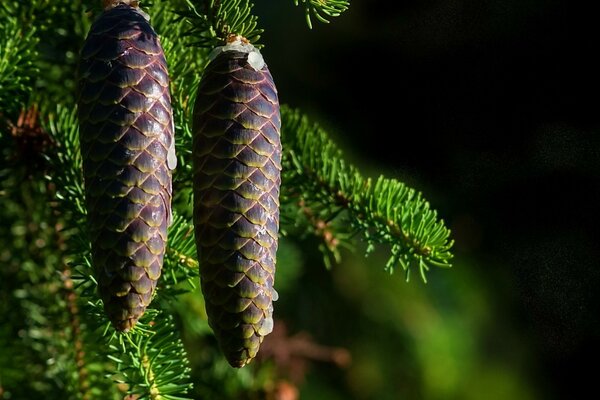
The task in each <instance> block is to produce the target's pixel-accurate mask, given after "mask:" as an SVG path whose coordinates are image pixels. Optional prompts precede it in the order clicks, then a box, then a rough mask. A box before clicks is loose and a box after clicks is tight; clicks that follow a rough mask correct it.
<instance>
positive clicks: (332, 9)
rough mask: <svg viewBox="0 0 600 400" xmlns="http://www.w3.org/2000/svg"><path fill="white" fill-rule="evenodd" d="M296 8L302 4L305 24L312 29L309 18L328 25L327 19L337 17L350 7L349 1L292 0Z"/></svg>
mask: <svg viewBox="0 0 600 400" xmlns="http://www.w3.org/2000/svg"><path fill="white" fill-rule="evenodd" d="M294 3H295V4H296V6H298V5H300V3H302V4H303V5H304V11H305V15H306V23H307V24H308V27H309V28H310V29H312V20H311V16H314V17H315V18H316V19H317V20H319V21H321V22H324V23H326V24H328V23H329V20H328V19H327V17H338V16H339V15H340V14H341V13H343V12H344V11H346V10H347V9H348V7H349V6H350V1H349V0H294Z"/></svg>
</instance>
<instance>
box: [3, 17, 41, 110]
mask: <svg viewBox="0 0 600 400" xmlns="http://www.w3.org/2000/svg"><path fill="white" fill-rule="evenodd" d="M21 26H22V25H21V24H20V23H19V19H18V18H16V17H14V16H11V15H10V14H8V13H6V14H4V15H3V13H0V110H2V111H1V112H2V113H5V114H7V113H9V112H11V111H17V110H18V109H19V108H20V107H21V106H22V105H24V104H25V103H26V102H27V95H28V94H29V93H31V91H32V84H33V82H34V81H35V79H34V78H35V75H36V73H37V71H38V69H37V67H36V65H35V62H34V61H35V59H36V57H37V50H36V47H37V44H38V40H37V38H36V36H35V33H36V28H35V27H29V29H27V30H26V31H24V30H23V29H22V28H21Z"/></svg>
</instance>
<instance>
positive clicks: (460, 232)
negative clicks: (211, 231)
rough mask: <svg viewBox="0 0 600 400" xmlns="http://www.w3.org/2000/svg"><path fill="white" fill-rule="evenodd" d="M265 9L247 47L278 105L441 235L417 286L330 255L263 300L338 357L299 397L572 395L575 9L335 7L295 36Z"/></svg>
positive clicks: (584, 101) (586, 328) (274, 10)
mask: <svg viewBox="0 0 600 400" xmlns="http://www.w3.org/2000/svg"><path fill="white" fill-rule="evenodd" d="M266 3H267V2H258V4H257V7H256V8H257V13H258V14H259V15H260V16H261V21H262V24H263V26H264V28H265V30H266V33H265V35H264V37H263V42H264V43H267V44H268V46H267V47H266V48H265V50H264V51H263V53H264V54H265V56H266V59H267V60H268V62H269V66H270V69H271V71H272V73H273V75H274V77H275V79H276V81H277V84H278V88H279V92H280V96H281V101H282V103H288V104H291V105H292V106H298V107H301V108H303V109H304V110H307V111H309V112H310V113H311V114H312V115H313V116H315V117H318V119H319V120H320V121H322V122H323V124H324V125H326V126H327V127H328V129H329V130H330V131H332V133H334V134H335V135H336V140H337V141H338V142H339V143H340V144H341V145H342V147H344V148H345V151H346V154H347V155H349V156H350V157H352V158H353V160H354V161H355V162H356V163H357V164H359V165H360V166H361V168H363V169H364V170H365V171H370V173H371V174H372V175H376V174H378V173H380V172H382V171H383V172H384V173H385V174H386V175H387V176H394V177H397V178H399V179H401V180H403V181H404V182H406V183H407V184H409V185H411V186H413V187H416V188H418V189H419V190H421V191H423V192H424V194H425V196H426V197H427V198H428V199H429V200H430V201H431V202H432V206H433V207H434V208H436V209H438V211H439V212H440V213H441V215H442V216H443V218H444V219H445V220H446V221H447V222H448V223H449V225H450V226H451V228H452V229H453V235H454V238H455V240H456V245H455V250H456V258H455V268H454V269H453V270H450V271H441V270H435V271H433V273H431V274H430V279H429V280H430V283H429V284H428V285H422V284H421V283H420V282H418V280H417V279H416V278H414V279H413V280H412V281H411V283H409V284H405V283H403V282H402V277H401V274H397V275H394V276H393V277H392V279H389V277H387V276H386V274H385V273H384V272H383V271H382V269H383V268H382V267H383V260H382V259H377V258H373V259H368V264H369V268H364V266H361V265H360V264H361V263H362V260H361V259H360V258H359V257H352V256H349V255H348V254H346V257H345V261H344V263H343V264H342V265H340V266H337V267H334V269H333V271H332V272H331V273H329V272H326V271H323V269H322V268H321V267H320V264H319V263H320V261H319V260H318V259H314V260H311V259H309V258H307V259H305V260H304V261H305V264H306V267H305V268H304V269H303V272H302V275H301V278H300V279H302V281H303V282H304V284H303V285H297V286H296V288H304V289H303V290H302V291H298V290H296V291H295V292H294V295H293V296H291V295H289V294H288V295H287V296H282V300H281V301H280V304H279V306H280V307H281V308H282V309H283V310H282V311H280V312H281V314H280V315H282V314H283V315H284V316H285V317H286V318H290V317H291V316H292V315H295V318H294V323H293V324H294V327H295V328H296V329H304V330H308V331H311V332H312V333H313V334H314V335H315V336H317V337H318V338H320V339H321V342H323V341H325V342H326V343H328V344H331V345H340V346H344V347H347V348H348V349H349V350H350V352H351V353H352V356H353V363H352V364H351V366H350V367H349V368H348V369H347V370H343V371H339V370H336V369H335V368H330V367H326V366H321V367H317V370H313V371H312V373H311V374H309V375H308V382H307V383H306V384H305V386H304V389H303V394H306V398H311V399H312V398H327V399H329V398H338V397H337V396H339V398H347V397H344V396H349V397H354V398H365V399H366V398H378V399H397V398H427V399H451V398H457V399H458V398H482V397H481V396H483V395H486V396H487V397H486V398H498V399H505V398H523V399H530V398H546V399H548V398H567V397H568V396H569V395H570V394H571V393H572V390H573V387H574V386H577V387H580V388H582V389H585V388H587V389H590V390H591V388H592V385H593V379H592V370H591V369H589V368H587V367H586V366H585V365H586V362H593V360H595V359H596V357H597V356H598V350H597V346H595V345H594V342H595V339H597V338H598V337H599V334H600V332H599V330H600V329H599V324H598V319H597V315H598V311H599V302H598V296H597V295H596V293H595V292H596V287H597V285H598V283H599V281H600V270H599V269H598V256H599V255H600V254H599V253H600V250H599V249H598V246H597V245H596V242H597V241H596V240H595V239H594V237H597V234H598V232H597V230H598V229H597V225H596V224H595V222H594V221H593V219H594V218H593V217H594V215H595V210H594V208H595V207H596V205H597V204H598V200H599V194H600V190H599V185H598V181H599V179H600V175H599V172H600V171H599V169H600V168H599V167H600V163H599V162H598V156H599V151H600V150H599V149H600V147H599V146H600V139H599V137H598V135H597V128H598V120H597V115H598V114H597V111H596V107H597V101H595V100H593V99H594V97H595V95H594V94H595V93H598V89H600V87H599V86H600V85H599V83H600V82H599V78H598V74H597V73H596V72H595V71H598V67H599V66H600V65H598V64H599V63H598V61H595V60H594V59H593V58H592V54H593V48H594V47H593V45H594V43H595V40H596V39H595V37H596V35H594V34H593V33H594V32H593V28H592V27H593V26H594V24H593V21H592V16H591V15H586V13H585V12H584V11H583V10H581V9H577V8H576V7H575V5H574V4H570V3H569V2H567V1H566V0H544V1H542V0H518V1H517V0H477V1H474V0H426V1H424V0H420V1H413V0H406V1H382V0H368V1H367V0H354V1H353V2H352V4H351V8H350V10H349V11H348V12H347V13H346V14H344V15H343V16H342V17H340V18H337V19H335V20H334V21H333V22H332V23H331V24H329V25H324V24H316V23H315V24H314V25H315V29H313V31H308V30H307V29H306V27H305V26H304V20H303V16H302V11H301V10H300V9H296V8H294V7H293V5H292V4H291V2H285V1H281V2H268V4H266ZM288 3H290V4H288ZM281 15H289V16H290V18H280V16H281ZM293 15H296V18H292V17H291V16H293ZM391 140H395V141H396V143H398V145H395V144H392V143H391V142H390V141H391ZM355 259H356V260H355ZM282 261H283V260H282ZM355 264H356V265H355ZM278 265H279V271H283V270H285V268H286V266H285V265H284V264H283V263H281V262H280V263H279V264H278ZM281 274H282V275H283V274H285V272H281ZM282 279H285V278H282ZM276 286H277V285H276ZM332 293H333V294H332ZM290 297H291V298H293V300H286V298H288V299H289V298H290ZM340 387H344V388H345V389H343V390H341V392H340V390H339V388H340ZM328 391H330V392H331V393H329V392H328ZM344 391H346V393H345V394H344V393H342V392H344ZM333 392H338V393H339V394H333ZM490 396H491V397H490Z"/></svg>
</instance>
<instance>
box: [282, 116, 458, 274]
mask: <svg viewBox="0 0 600 400" xmlns="http://www.w3.org/2000/svg"><path fill="white" fill-rule="evenodd" d="M282 138H283V145H284V148H285V149H286V151H285V153H284V164H283V165H284V173H283V179H284V183H283V188H284V190H283V198H284V203H287V205H286V207H285V208H284V211H285V212H287V213H288V218H287V221H294V222H293V223H294V224H296V225H297V224H298V221H299V220H298V214H300V215H304V216H306V215H307V214H308V215H310V216H311V217H310V218H314V216H318V219H319V220H321V221H325V222H327V223H331V224H332V226H333V227H336V226H337V227H338V228H337V229H338V232H339V234H340V235H341V236H342V237H344V238H349V237H351V236H353V235H355V234H357V233H362V236H363V238H364V240H365V241H366V243H367V254H369V253H371V252H372V251H373V250H374V248H375V245H377V244H387V245H389V246H390V247H391V250H390V251H391V255H390V257H389V259H388V262H387V264H386V269H387V270H389V271H390V272H392V271H393V270H394V268H395V266H396V265H398V264H399V265H400V266H401V267H402V268H403V270H404V271H405V272H406V274H407V279H408V276H409V273H410V270H411V267H413V266H414V267H416V268H417V269H418V270H419V272H420V274H421V276H422V278H423V280H426V277H425V272H426V271H427V270H428V269H429V267H430V266H431V265H433V266H438V267H450V263H449V261H450V259H451V257H452V255H451V253H450V248H451V247H452V241H451V240H450V239H449V235H450V231H449V230H448V229H447V228H446V227H445V226H444V222H443V221H442V220H439V219H438V218H437V213H436V211H434V210H432V209H431V208H430V206H429V203H428V202H427V201H426V200H425V199H423V197H422V195H421V193H418V192H416V191H415V190H414V189H410V188H408V187H406V186H405V185H404V184H403V183H401V182H398V181H396V180H394V179H388V178H385V177H383V176H381V177H379V178H378V179H376V180H373V179H371V178H368V179H365V178H363V177H362V175H361V174H360V173H359V172H358V170H357V169H356V168H355V167H354V166H352V165H349V164H347V163H346V162H345V161H344V160H343V159H342V153H341V151H340V150H339V149H338V148H337V146H335V144H334V143H333V142H332V141H331V140H330V139H329V138H328V136H327V134H326V133H325V132H324V131H323V130H322V129H321V128H320V127H319V126H318V125H316V124H313V123H310V122H309V120H308V119H307V118H306V117H304V116H302V115H301V114H300V113H299V112H297V111H295V110H291V109H289V108H286V107H284V108H283V109H282ZM298 205H300V206H301V207H300V208H298V207H297V206H298ZM290 206H291V207H290ZM307 209H308V210H310V211H309V212H307ZM293 210H298V211H293ZM290 213H291V216H290ZM308 225H314V223H312V222H311V221H309V224H308ZM348 228H350V229H348ZM312 231H313V232H315V233H319V231H318V228H317V229H315V228H313V229H312ZM332 234H333V235H335V234H336V233H335V228H334V233H332ZM328 247H330V248H331V246H328Z"/></svg>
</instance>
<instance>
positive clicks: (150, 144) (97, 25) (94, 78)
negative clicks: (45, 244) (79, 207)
mask: <svg viewBox="0 0 600 400" xmlns="http://www.w3.org/2000/svg"><path fill="white" fill-rule="evenodd" d="M134 3H135V2H134ZM78 108H79V124H80V140H81V154H82V157H83V172H84V178H85V194H86V205H87V211H88V227H89V231H90V235H91V242H92V264H93V268H94V273H95V276H96V279H97V280H98V292H99V294H100V297H101V298H102V300H103V302H104V309H105V311H106V313H107V315H108V317H109V319H110V320H111V321H112V323H113V324H114V326H115V328H116V329H118V330H121V331H128V330H129V329H131V328H132V327H133V326H134V325H135V323H136V322H137V320H138V319H139V318H140V317H141V316H142V314H143V313H144V311H145V309H146V307H147V306H148V304H150V301H151V299H152V294H153V292H154V289H155V287H156V282H157V280H158V278H159V277H160V274H161V268H162V263H163V256H164V252H165V245H166V242H167V227H168V225H169V224H170V219H171V169H173V168H174V167H175V163H174V157H173V153H174V138H173V117H172V109H171V99H170V95H169V76H168V72H167V64H166V61H165V57H164V54H163V50H162V48H161V45H160V42H159V40H158V36H157V35H156V33H155V32H154V30H153V29H152V27H151V26H150V25H149V23H148V21H147V16H146V14H145V13H143V12H142V11H141V10H139V9H138V8H137V7H135V6H129V5H125V4H120V5H117V6H115V7H112V6H111V7H107V8H106V11H105V12H104V13H103V14H102V15H100V17H99V18H98V19H97V20H96V21H95V22H94V24H93V25H92V27H91V29H90V32H89V34H88V37H87V39H86V41H85V43H84V46H83V49H82V51H81V60H80V64H79V100H78ZM169 154H170V157H169Z"/></svg>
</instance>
